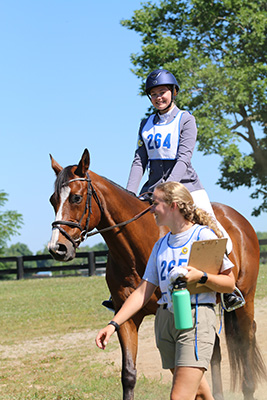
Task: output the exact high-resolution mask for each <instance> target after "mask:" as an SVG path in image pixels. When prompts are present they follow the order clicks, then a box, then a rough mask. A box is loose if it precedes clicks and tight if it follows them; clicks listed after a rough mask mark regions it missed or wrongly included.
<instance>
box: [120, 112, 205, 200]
mask: <svg viewBox="0 0 267 400" xmlns="http://www.w3.org/2000/svg"><path fill="white" fill-rule="evenodd" d="M179 111H180V110H179V108H178V107H176V106H174V107H173V109H172V110H171V111H170V112H168V113H166V114H163V115H160V114H153V115H152V116H150V117H149V118H146V119H144V120H143V121H142V122H141V124H140V128H139V133H138V147H137V150H136V151H135V155H134V159H133V162H132V166H131V170H130V174H129V179H128V183H127V189H128V190H130V191H132V192H134V193H135V194H137V192H138V188H139V184H140V182H141V179H142V176H143V174H144V172H145V169H146V168H148V169H149V178H148V181H147V182H146V183H145V184H144V185H143V187H142V189H141V191H140V193H144V192H149V191H153V190H154V188H155V187H156V186H157V185H158V184H159V183H161V182H166V181H176V182H181V183H183V184H184V185H185V186H186V187H187V189H188V190H189V191H190V192H192V191H195V190H199V189H203V186H202V184H201V182H200V179H199V177H198V175H197V173H196V171H195V170H194V168H193V166H192V164H191V158H192V155H193V151H194V147H195V143H196V138H197V127H196V122H195V118H194V117H193V115H191V114H190V113H189V112H187V111H183V112H182V116H181V119H180V121H179V124H175V123H174V120H175V119H176V118H177V116H178V114H179ZM164 119H165V120H164ZM150 121H152V123H151V122H150ZM149 122H150V125H152V126H151V131H149V132H150V134H149V135H148V136H149V137H150V139H151V140H152V141H154V142H155V143H156V142H157V137H156V135H157V133H156V132H157V127H162V126H164V125H166V129H167V130H168V129H169V131H166V132H170V133H169V134H168V135H172V136H171V137H173V136H175V135H176V137H177V140H176V142H177V148H176V149H175V150H176V154H175V156H174V157H173V159H167V157H165V158H162V157H158V158H156V159H151V158H150V156H149V147H148V139H147V137H145V136H144V135H145V132H146V130H147V129H148V128H147V126H148V125H149ZM151 132H154V134H153V133H151ZM153 135H154V136H153ZM154 142H153V143H154ZM149 143H152V142H151V141H150V142H149ZM174 143H175V142H174ZM156 145H157V143H156Z"/></svg>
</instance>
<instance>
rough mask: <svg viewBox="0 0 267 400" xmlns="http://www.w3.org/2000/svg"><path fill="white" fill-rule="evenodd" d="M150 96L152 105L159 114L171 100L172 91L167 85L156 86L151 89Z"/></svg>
mask: <svg viewBox="0 0 267 400" xmlns="http://www.w3.org/2000/svg"><path fill="white" fill-rule="evenodd" d="M150 97H151V103H152V104H153V106H154V107H155V108H156V109H157V110H159V113H160V114H161V113H162V114H163V113H164V112H166V111H167V110H166V111H164V110H165V108H166V107H168V106H169V104H170V103H171V101H172V92H171V90H170V89H169V88H168V87H167V86H164V85H161V86H156V87H155V88H152V89H151V91H150Z"/></svg>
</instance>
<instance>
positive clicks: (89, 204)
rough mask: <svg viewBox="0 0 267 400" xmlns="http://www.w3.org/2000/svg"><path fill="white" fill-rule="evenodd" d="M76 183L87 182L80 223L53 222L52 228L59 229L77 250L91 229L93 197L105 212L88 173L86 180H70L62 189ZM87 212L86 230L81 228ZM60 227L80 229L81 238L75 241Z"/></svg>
mask: <svg viewBox="0 0 267 400" xmlns="http://www.w3.org/2000/svg"><path fill="white" fill-rule="evenodd" d="M76 181H86V182H87V196H86V203H85V208H84V211H83V214H82V216H81V218H80V221H79V222H72V221H54V222H52V228H57V229H58V230H59V231H60V232H61V233H62V235H64V236H65V237H66V238H67V239H68V240H69V241H70V242H71V243H72V244H73V246H74V247H75V248H77V247H78V246H79V244H80V243H81V242H83V241H84V240H85V239H86V234H87V232H88V229H89V223H90V217H91V214H92V196H93V197H94V199H95V201H96V203H97V205H98V207H99V209H100V211H101V214H102V212H103V207H102V205H101V203H100V200H99V197H98V195H97V193H96V191H95V189H94V187H93V185H92V182H91V179H90V176H89V173H88V172H87V173H86V178H74V179H70V180H69V181H67V182H65V183H63V185H62V187H64V186H67V185H69V184H70V183H71V182H76ZM87 211H88V215H87V219H86V224H85V229H83V228H82V226H81V223H82V220H83V217H84V216H85V214H86V213H87ZM60 225H66V226H69V227H71V228H78V229H79V230H80V231H81V233H80V236H79V237H78V239H75V240H74V239H72V237H71V236H70V235H69V234H68V233H67V232H66V231H65V230H64V229H63V228H62V227H61V226H60Z"/></svg>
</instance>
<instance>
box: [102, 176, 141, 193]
mask: <svg viewBox="0 0 267 400" xmlns="http://www.w3.org/2000/svg"><path fill="white" fill-rule="evenodd" d="M101 178H103V179H105V180H106V181H107V182H109V183H111V184H112V185H113V186H115V187H117V188H118V189H121V190H123V191H124V192H125V193H128V194H130V195H131V196H133V197H136V195H135V194H134V193H133V192H130V191H129V190H127V189H125V188H124V187H123V186H120V185H119V184H118V183H115V182H113V181H112V180H111V179H108V178H106V177H105V176H101Z"/></svg>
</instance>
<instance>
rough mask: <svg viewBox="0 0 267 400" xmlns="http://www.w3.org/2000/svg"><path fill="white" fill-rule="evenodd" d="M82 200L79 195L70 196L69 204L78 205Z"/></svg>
mask: <svg viewBox="0 0 267 400" xmlns="http://www.w3.org/2000/svg"><path fill="white" fill-rule="evenodd" d="M82 198H83V197H82V196H81V195H80V194H72V195H71V196H70V203H75V204H80V202H81V201H82Z"/></svg>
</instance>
